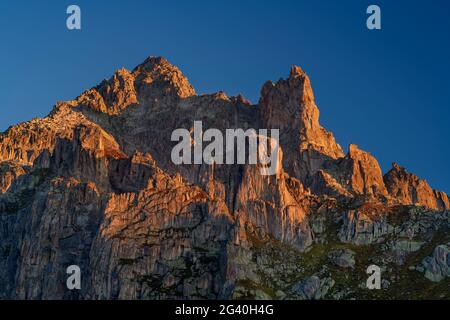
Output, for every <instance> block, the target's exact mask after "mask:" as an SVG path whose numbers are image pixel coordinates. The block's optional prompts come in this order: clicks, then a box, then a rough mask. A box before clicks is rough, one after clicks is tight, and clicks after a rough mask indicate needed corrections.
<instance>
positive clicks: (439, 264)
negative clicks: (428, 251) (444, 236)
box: [422, 243, 450, 282]
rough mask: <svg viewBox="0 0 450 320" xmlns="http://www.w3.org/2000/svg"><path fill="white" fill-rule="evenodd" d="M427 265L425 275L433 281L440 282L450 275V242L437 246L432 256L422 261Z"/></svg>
mask: <svg viewBox="0 0 450 320" xmlns="http://www.w3.org/2000/svg"><path fill="white" fill-rule="evenodd" d="M422 265H423V266H424V267H425V277H426V278H428V279H429V280H431V281H433V282H439V281H441V280H442V279H444V278H445V277H450V243H447V244H446V245H445V244H443V245H439V246H437V247H436V248H435V249H434V251H433V254H432V255H431V256H430V257H426V258H425V259H424V260H423V261H422Z"/></svg>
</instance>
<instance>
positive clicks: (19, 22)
mask: <svg viewBox="0 0 450 320" xmlns="http://www.w3.org/2000/svg"><path fill="white" fill-rule="evenodd" d="M43 2H44V3H41V1H40V2H38V1H20V0H18V1H1V2H0V40H1V44H0V49H1V50H0V66H1V76H0V131H3V130H5V129H6V128H7V127H8V126H9V125H12V124H15V123H18V122H21V121H25V120H29V119H31V118H33V117H36V116H45V115H46V114H48V112H49V111H50V110H51V107H52V106H53V105H54V103H55V102H56V101H57V100H68V99H72V98H74V97H76V96H77V95H78V94H80V93H81V92H82V91H84V90H85V89H88V88H90V87H92V86H94V85H96V84H97V83H99V82H100V81H101V80H102V79H104V78H108V77H109V76H111V75H112V73H113V72H114V70H115V69H118V68H120V67H122V66H124V67H126V68H129V69H131V68H133V67H134V66H135V65H137V64H139V63H140V62H142V61H143V60H144V59H145V58H146V57H147V56H149V55H162V56H165V57H166V58H168V59H169V61H170V62H172V63H173V64H175V65H177V66H178V67H179V68H180V69H181V70H182V71H183V73H184V74H185V75H186V76H187V77H188V78H189V80H190V82H191V83H192V85H193V86H194V87H195V89H196V91H197V92H198V93H208V92H215V91H219V90H224V91H225V92H226V93H227V94H229V95H235V94H237V93H242V94H243V95H244V96H246V97H247V98H249V99H250V100H251V101H252V102H254V103H256V102H257V101H258V99H259V92H260V88H261V86H262V84H263V83H264V82H265V81H266V80H269V79H271V80H277V79H279V78H280V77H287V76H288V73H289V69H290V66H291V65H293V64H296V65H299V66H301V67H302V69H303V70H305V71H306V72H307V73H308V74H309V76H310V78H311V81H312V84H313V88H314V91H315V96H316V102H317V104H318V106H319V108H320V111H321V123H322V125H324V126H325V127H326V128H327V129H328V130H331V131H332V132H333V133H334V135H335V137H336V138H337V140H338V142H339V143H340V144H341V145H342V146H343V148H344V149H345V150H347V147H348V144H349V143H356V144H358V145H359V146H360V147H361V148H362V149H364V150H367V151H370V152H371V153H372V154H373V155H374V156H376V157H377V158H378V160H379V161H380V164H381V166H382V168H383V171H384V172H385V171H386V170H388V169H389V168H390V164H391V162H393V161H396V162H398V163H399V164H400V165H402V166H405V167H406V168H407V169H408V170H409V171H412V172H414V173H416V174H418V175H419V176H421V177H423V178H426V179H427V181H428V182H429V183H430V184H431V185H432V186H433V187H435V188H438V189H442V190H444V191H447V192H450V169H449V168H450V166H449V159H450V148H449V146H450V142H449V138H450V134H449V131H450V129H449V127H450V126H449V122H450V61H449V58H450V43H449V42H450V40H449V39H450V19H449V18H448V16H449V14H450V1H448V0H432V1H430V0H429V1H425V0H423V1H422V0H419V1H411V0H409V1H397V0H396V1H380V0H372V1H365V0H353V1H351V0H343V1H332V0H330V1H325V0H323V1H320V0H319V1H301V0H295V1H282V0H277V1H261V0H254V1H252V0H247V1H246V0H239V1H231V0H229V1H217V0H214V1H213V0H210V1H167V0H166V1H132V0H129V1H112V0H110V1H92V0H90V1H80V0H73V1H71V2H69V1H43ZM70 4H77V5H79V6H80V7H81V11H82V30H80V31H69V30H67V28H66V18H67V14H66V8H67V6H68V5H70ZM369 4H377V5H379V6H380V7H381V12H382V30H380V31H370V30H368V29H367V28H366V18H367V15H366V8H367V6H368V5H369Z"/></svg>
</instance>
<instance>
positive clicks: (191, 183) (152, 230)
mask: <svg viewBox="0 0 450 320" xmlns="http://www.w3.org/2000/svg"><path fill="white" fill-rule="evenodd" d="M199 120H201V121H202V123H203V130H206V129H208V128H216V129H219V130H221V131H224V130H225V129H229V128H234V129H236V128H241V129H243V130H247V129H250V128H253V129H256V130H257V129H261V128H265V129H272V128H276V129H279V130H280V140H279V143H280V154H279V157H278V159H277V161H279V162H280V163H281V166H280V170H279V171H277V174H276V175H273V176H262V175H261V174H260V171H259V169H260V168H259V166H261V165H259V164H258V165H248V164H245V165H214V166H210V165H207V164H199V165H186V164H184V165H175V164H174V163H173V162H172V161H171V157H170V151H171V149H172V147H173V146H174V142H173V141H171V133H172V132H173V130H175V129H177V128H185V129H187V130H189V132H192V130H193V125H194V121H199ZM0 165H1V167H0V183H1V185H0V191H1V194H0V223H1V225H2V229H1V230H2V231H1V232H0V240H1V243H2V245H1V249H2V253H3V254H2V255H0V267H2V270H4V271H2V272H0V297H1V298H44V299H54V298H56V299H69V298H74V299H116V298H117V299H135V298H136V299H146V298H150V299H166V298H180V297H183V298H206V299H215V298H242V297H247V296H252V297H257V298H267V297H272V298H282V297H289V298H308V297H310V296H311V295H310V294H309V293H305V292H304V291H303V290H304V284H302V281H307V282H308V281H313V283H315V286H316V287H317V288H315V289H314V290H315V293H314V294H313V296H314V297H316V298H321V297H327V294H328V295H329V296H331V297H333V298H336V299H338V298H340V297H349V298H351V297H355V294H363V296H368V295H369V293H366V292H364V291H363V290H362V289H361V288H358V287H355V286H353V285H351V290H350V293H348V294H346V293H345V290H344V291H342V288H340V286H341V285H342V283H340V284H338V285H336V286H335V285H334V283H335V282H339V281H344V280H343V279H342V278H341V276H340V275H339V274H336V270H334V269H332V271H330V270H328V269H327V270H323V268H322V269H321V268H319V267H318V266H316V265H315V263H316V262H314V263H312V264H307V263H306V262H307V261H309V260H308V259H312V260H311V261H316V257H315V256H309V255H310V254H312V253H314V252H315V251H316V250H318V249H317V248H323V247H324V246H326V247H327V248H328V249H329V248H332V249H337V248H341V247H342V246H346V248H347V249H349V250H350V248H351V250H355V252H354V253H353V254H356V255H357V260H358V263H368V262H369V261H372V260H373V259H381V260H380V261H377V263H380V264H381V263H382V264H393V265H396V266H402V268H406V267H414V268H416V267H418V263H415V264H414V265H412V264H411V262H409V260H408V257H409V254H411V253H412V252H415V251H417V252H421V253H420V254H423V255H427V256H428V258H429V259H428V260H427V261H426V262H423V264H422V266H420V268H422V269H423V272H424V273H425V276H420V277H419V280H418V282H419V283H424V284H423V285H424V286H425V285H426V283H425V282H423V281H427V280H424V279H430V278H431V279H432V280H433V281H435V280H437V279H440V280H439V281H438V282H439V283H440V285H439V286H438V287H437V288H440V286H441V285H442V286H443V285H445V284H446V283H447V281H448V280H447V278H446V275H447V272H448V270H450V269H446V268H448V266H447V262H445V263H444V264H443V262H442V261H444V260H445V259H444V258H443V256H442V250H441V249H439V255H433V252H432V251H430V249H427V248H428V247H427V246H425V245H424V243H428V244H429V245H430V246H433V245H436V246H437V245H441V246H444V247H445V246H446V241H450V239H447V238H448V234H449V233H448V221H450V220H449V219H448V215H449V211H448V210H449V208H450V202H449V199H448V196H447V195H446V194H445V193H444V192H441V191H436V190H433V189H432V188H431V187H430V186H429V185H428V183H427V182H426V181H425V180H422V179H420V178H419V177H417V176H416V175H414V174H410V173H408V172H407V171H406V170H405V169H402V168H401V167H399V166H398V165H396V164H395V165H393V169H391V170H390V171H389V172H387V173H385V174H384V175H383V173H382V171H381V168H380V166H379V164H378V161H377V160H376V158H375V157H373V156H372V155H371V154H370V153H368V152H366V151H363V150H361V149H359V148H358V146H356V145H354V144H351V145H350V146H349V148H348V152H347V153H344V150H343V149H342V148H341V147H340V145H339V144H338V143H337V142H336V141H335V139H334V136H333V134H332V133H331V132H329V131H327V130H326V129H325V128H324V127H322V126H321V124H320V122H319V109H318V107H317V105H316V104H315V100H314V93H313V89H312V86H311V82H310V80H309V77H308V76H307V74H306V73H305V72H304V71H303V70H302V69H301V68H300V67H297V66H293V67H292V68H291V71H290V74H289V77H288V78H287V79H280V80H278V81H277V82H272V81H267V82H266V83H265V84H264V85H263V86H262V89H261V98H260V100H259V102H258V104H256V105H252V104H250V103H249V102H248V101H247V100H246V99H245V98H244V97H243V96H241V95H238V96H236V97H228V96H227V95H226V94H225V93H224V92H217V93H212V94H203V95H197V94H196V93H195V89H194V88H193V87H192V86H191V85H190V83H189V81H188V80H187V78H186V77H185V76H184V75H183V74H182V72H181V71H180V70H179V69H178V68H177V67H175V66H173V65H171V64H170V63H169V62H168V61H167V60H166V59H165V58H162V57H149V58H147V59H146V60H145V61H144V62H143V63H142V64H140V65H138V66H137V67H136V68H134V69H133V70H132V71H129V70H126V69H124V68H122V69H119V70H117V71H116V72H115V73H114V74H113V76H112V77H111V78H109V79H106V80H104V81H102V82H101V83H100V84H99V85H97V86H95V87H93V88H91V89H88V90H86V91H84V92H83V93H81V94H80V95H79V96H78V97H76V98H75V99H73V100H69V101H65V102H58V103H57V104H56V105H55V106H54V108H53V110H52V111H51V112H50V114H49V115H48V116H47V117H45V118H42V119H34V120H31V121H28V122H25V123H21V124H19V125H16V126H12V127H10V128H9V129H8V130H7V131H6V132H4V133H2V134H0ZM411 230H412V231H411ZM441 232H444V236H442V235H441ZM411 234H412V236H410V235H411ZM405 237H406V238H407V239H409V240H405ZM408 237H409V238H408ZM417 237H418V238H417ZM416 238H417V239H416ZM402 241H407V243H406V244H405V243H404V242H402ZM438 241H439V242H438ZM419 244H420V245H419ZM359 246H366V247H367V248H368V249H367V250H366V249H363V248H364V247H359ZM405 246H406V247H405ZM276 248H278V249H276ZM414 248H415V249H417V250H413V249H414ZM433 248H434V247H433ZM272 249H273V250H275V251H277V250H278V251H280V252H279V253H277V254H275V253H274V252H272ZM328 249H327V250H328ZM425 249H426V250H428V251H425ZM431 249H432V248H431ZM321 250H322V249H321ZM364 250H366V251H367V252H372V251H373V250H375V251H377V252H378V251H380V252H382V254H379V255H377V256H375V257H368V256H367V253H366V252H365V251H364ZM420 250H424V251H423V252H422V251H420ZM445 250H446V249H445ZM445 250H444V251H445ZM323 252H324V253H325V251H323ZM333 252H334V251H333ZM445 252H446V251H445ZM328 253H329V252H328V251H326V254H328ZM347 253H348V252H347ZM347 253H346V256H348V254H347ZM278 254H281V255H282V257H278ZM353 254H350V255H353ZM336 255H337V254H336V252H334V253H333V254H332V253H330V257H331V256H332V257H335V256H336ZM337 256H339V255H337ZM295 257H296V258H295ZM294 258H295V259H298V260H296V261H297V262H295V261H293V260H292V259H294ZM423 258H424V261H425V256H423ZM255 259H256V260H255ZM277 259H280V260H279V261H281V262H282V261H285V262H284V263H281V262H279V263H281V265H285V267H286V270H284V271H280V270H279V271H275V270H276V268H277V267H275V266H274V265H273V264H274V263H276V261H278V260H277ZM321 259H328V258H326V257H325V256H321V257H320V259H319V260H317V261H322V260H321ZM330 259H331V258H330ZM371 259H372V260H371ZM433 259H434V260H433ZM443 259H444V260H443ZM432 261H435V262H432ZM445 261H446V260H445ZM297 263H299V265H297ZM408 263H409V265H408ZM433 263H434V264H433ZM68 264H77V265H79V266H80V268H81V269H82V270H84V278H85V279H86V282H85V286H84V287H83V288H82V290H81V291H79V292H78V291H70V290H67V289H65V288H64V287H63V286H62V285H55V283H60V284H61V283H65V281H64V280H63V279H64V277H65V268H66V267H67V265H68ZM332 264H333V263H331V265H332ZM308 268H312V269H308ZM333 268H334V267H333ZM358 268H362V265H361V264H359V267H358ZM420 268H419V269H418V270H421V269H420ZM46 270H50V272H49V273H46ZM361 270H362V269H361ZM361 270H360V271H361ZM395 270H397V269H395ZM411 270H412V269H411ZM414 270H416V269H414ZM394 272H395V271H394V269H392V273H394ZM411 272H413V271H411ZM414 272H416V273H419V271H414ZM295 274H298V275H299V276H301V278H299V277H297V276H294V275H295ZM307 274H309V275H310V274H314V277H316V278H318V279H319V280H318V282H317V281H316V280H317V279H316V278H313V279H309V278H307V276H306V275H307ZM408 274H409V273H408ZM449 274H450V272H449ZM288 275H289V276H288ZM357 275H358V276H361V272H360V273H356V274H355V276H357ZM443 279H444V280H443ZM308 283H309V282H308ZM349 285H350V284H349ZM399 285H402V284H399ZM333 288H334V289H333ZM395 288H396V287H395V285H392V288H391V290H396V289H395ZM401 288H402V290H403V289H405V288H403V287H401ZM278 290H279V291H281V292H282V294H280V293H278V294H277V291H278ZM405 290H406V289H405ZM436 290H437V289H436ZM402 292H403V291H402ZM389 293H392V292H389ZM439 294H441V292H439ZM444 294H447V293H446V291H445V290H444ZM369 296H370V295H369Z"/></svg>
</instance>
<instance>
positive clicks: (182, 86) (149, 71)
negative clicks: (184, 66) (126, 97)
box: [133, 56, 196, 100]
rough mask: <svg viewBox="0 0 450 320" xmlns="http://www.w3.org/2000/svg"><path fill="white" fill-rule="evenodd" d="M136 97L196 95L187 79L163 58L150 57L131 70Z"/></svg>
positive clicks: (182, 96) (183, 96)
mask: <svg viewBox="0 0 450 320" xmlns="http://www.w3.org/2000/svg"><path fill="white" fill-rule="evenodd" d="M133 76H134V77H135V79H136V80H135V86H136V91H137V92H138V95H139V96H140V97H142V98H144V100H145V99H146V98H148V97H149V96H155V95H164V96H175V97H181V98H186V97H190V96H194V95H196V93H195V90H194V88H193V87H192V85H191V84H190V83H189V81H188V79H187V78H186V77H185V76H184V75H183V73H182V72H181V71H180V69H178V68H177V67H176V66H174V65H172V64H171V63H170V62H169V61H168V60H167V59H166V58H164V57H155V56H150V57H148V58H147V59H145V61H144V62H143V63H141V64H140V65H138V66H137V67H136V68H135V69H134V70H133Z"/></svg>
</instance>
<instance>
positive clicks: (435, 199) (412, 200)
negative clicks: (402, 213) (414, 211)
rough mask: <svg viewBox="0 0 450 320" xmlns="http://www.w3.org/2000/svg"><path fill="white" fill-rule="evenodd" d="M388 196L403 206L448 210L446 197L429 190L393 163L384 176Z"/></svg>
mask: <svg viewBox="0 0 450 320" xmlns="http://www.w3.org/2000/svg"><path fill="white" fill-rule="evenodd" d="M384 181H385V183H386V187H387V189H388V191H389V194H390V195H391V196H392V197H394V198H395V199H397V200H398V201H399V202H400V203H403V204H413V205H417V206H424V207H428V208H431V209H436V210H446V209H449V208H450V202H449V198H448V196H447V195H446V194H445V193H443V192H440V191H436V190H433V189H431V187H430V186H429V185H428V183H427V182H426V181H425V180H423V179H420V178H419V177H417V176H416V175H415V174H412V173H409V172H407V171H406V169H405V168H402V167H400V166H399V165H398V164H396V163H393V164H392V169H391V170H390V171H389V172H388V173H386V175H385V176H384Z"/></svg>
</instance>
